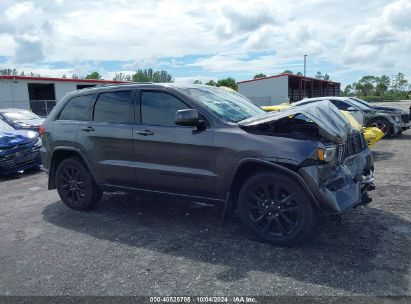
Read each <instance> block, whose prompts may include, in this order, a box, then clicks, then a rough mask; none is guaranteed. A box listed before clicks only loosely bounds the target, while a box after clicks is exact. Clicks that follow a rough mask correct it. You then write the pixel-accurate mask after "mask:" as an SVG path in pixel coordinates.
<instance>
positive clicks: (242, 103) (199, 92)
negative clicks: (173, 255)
mask: <svg viewBox="0 0 411 304" xmlns="http://www.w3.org/2000/svg"><path fill="white" fill-rule="evenodd" d="M180 90H182V91H183V92H184V93H186V94H187V95H189V96H190V97H192V98H193V99H194V100H196V101H197V102H199V103H201V104H202V105H203V106H205V107H207V108H208V109H209V110H210V111H212V112H213V113H215V114H216V115H217V116H218V117H220V118H221V119H223V120H224V121H228V122H239V121H241V120H244V119H247V118H250V117H252V116H256V115H261V114H266V112H265V111H264V110H263V109H261V108H260V107H258V106H256V105H255V104H253V103H252V102H251V101H249V100H248V99H247V98H245V97H244V96H242V95H240V94H238V93H236V92H235V93H231V92H227V91H224V90H222V89H219V88H213V87H210V88H207V87H202V88H180Z"/></svg>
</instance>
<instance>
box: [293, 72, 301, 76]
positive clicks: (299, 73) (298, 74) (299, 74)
mask: <svg viewBox="0 0 411 304" xmlns="http://www.w3.org/2000/svg"><path fill="white" fill-rule="evenodd" d="M291 74H292V73H291ZM296 75H297V76H303V73H301V72H298V73H297V74H296Z"/></svg>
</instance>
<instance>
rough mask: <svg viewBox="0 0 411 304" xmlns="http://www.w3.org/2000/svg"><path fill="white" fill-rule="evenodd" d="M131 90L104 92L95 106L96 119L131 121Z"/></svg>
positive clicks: (100, 120)
mask: <svg viewBox="0 0 411 304" xmlns="http://www.w3.org/2000/svg"><path fill="white" fill-rule="evenodd" d="M130 101H131V91H125V92H111V93H102V94H100V95H99V97H98V99H97V102H96V105H95V106H94V119H93V120H94V121H98V122H112V123H130V121H131V120H130V117H131V113H130Z"/></svg>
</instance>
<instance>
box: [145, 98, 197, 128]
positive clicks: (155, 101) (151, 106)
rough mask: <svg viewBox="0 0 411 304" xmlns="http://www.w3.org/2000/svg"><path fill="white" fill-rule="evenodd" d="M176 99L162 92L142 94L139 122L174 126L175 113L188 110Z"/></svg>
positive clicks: (187, 107)
mask: <svg viewBox="0 0 411 304" xmlns="http://www.w3.org/2000/svg"><path fill="white" fill-rule="evenodd" d="M189 108H190V107H189V106H187V105H186V104H185V103H184V102H182V101H181V100H179V99H178V98H176V97H174V96H172V95H170V94H167V93H162V92H142V94H141V122H142V124H148V125H156V126H175V119H176V112H177V111H178V110H183V109H189Z"/></svg>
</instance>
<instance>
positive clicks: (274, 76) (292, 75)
mask: <svg viewBox="0 0 411 304" xmlns="http://www.w3.org/2000/svg"><path fill="white" fill-rule="evenodd" d="M283 76H290V77H298V78H302V79H309V80H318V81H324V82H329V83H336V84H339V82H335V81H331V80H323V79H318V78H313V77H307V76H306V77H304V76H300V75H296V74H289V73H282V74H278V75H273V76H267V77H261V78H257V79H250V80H243V81H238V82H237V83H246V82H253V81H259V80H265V79H270V78H277V77H283Z"/></svg>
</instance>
